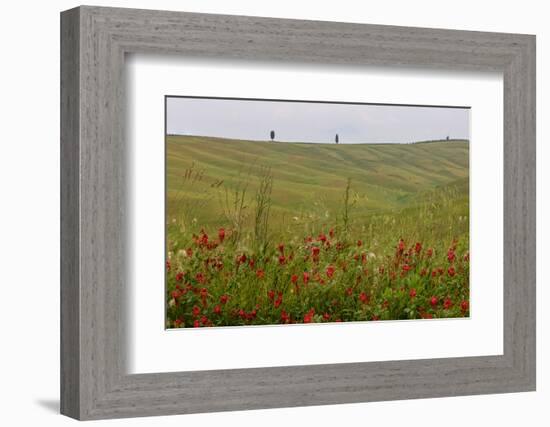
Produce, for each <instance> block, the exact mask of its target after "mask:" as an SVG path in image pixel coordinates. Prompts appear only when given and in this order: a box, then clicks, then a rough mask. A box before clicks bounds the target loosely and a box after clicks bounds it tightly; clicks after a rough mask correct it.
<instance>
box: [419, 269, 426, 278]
mask: <svg viewBox="0 0 550 427" xmlns="http://www.w3.org/2000/svg"><path fill="white" fill-rule="evenodd" d="M426 274H428V271H427V270H426V269H425V268H423V269H422V270H420V276H422V277H423V276H425V275H426Z"/></svg>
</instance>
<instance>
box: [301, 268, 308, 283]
mask: <svg viewBox="0 0 550 427" xmlns="http://www.w3.org/2000/svg"><path fill="white" fill-rule="evenodd" d="M302 279H303V281H304V285H306V284H307V282H309V273H308V272H307V271H304V274H303V277H302Z"/></svg>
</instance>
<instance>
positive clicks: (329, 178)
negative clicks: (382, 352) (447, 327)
mask: <svg viewBox="0 0 550 427" xmlns="http://www.w3.org/2000/svg"><path fill="white" fill-rule="evenodd" d="M166 165H167V167H166V170H167V176H166V191H167V197H166V227H167V228H166V231H167V255H168V261H169V264H170V267H169V268H170V269H171V271H172V272H174V271H178V272H181V273H182V274H184V273H185V274H186V275H188V277H194V275H195V274H198V273H197V271H199V270H201V269H202V267H201V265H202V264H201V263H206V264H207V265H208V263H209V262H212V260H213V259H216V260H218V261H216V262H219V263H221V265H222V267H220V271H221V270H222V269H223V271H225V272H226V273H224V274H221V273H220V272H219V271H215V270H212V267H211V266H209V267H208V268H210V269H211V271H210V274H211V277H210V276H209V275H208V274H209V273H208V271H205V272H204V274H206V276H205V277H209V279H208V281H207V282H208V283H210V287H204V288H202V289H203V291H202V292H203V293H207V294H208V295H209V298H212V301H211V302H212V304H214V300H215V299H216V298H219V297H221V296H222V295H231V298H232V301H233V304H234V306H233V308H232V310H233V311H232V313H226V315H224V316H222V315H221V314H220V313H215V314H214V313H213V312H212V310H214V308H213V307H214V305H209V304H208V302H207V301H206V299H200V298H199V297H197V298H199V299H197V301H195V303H196V304H198V306H200V307H204V313H205V314H203V316H204V317H205V318H206V319H207V320H205V321H204V322H202V323H201V322H199V323H200V326H212V325H219V326H223V325H228V324H250V323H259V324H265V323H274V322H275V323H276V321H277V319H279V320H280V316H282V319H283V320H285V319H286V320H287V321H282V320H281V323H289V321H288V319H293V320H291V322H294V321H300V320H302V321H304V322H306V323H308V322H307V321H306V319H308V320H311V319H313V314H312V315H311V316H309V315H308V313H310V314H311V313H312V312H311V310H315V309H317V310H320V309H321V308H319V307H320V305H321V306H322V305H323V302H322V301H324V299H323V298H324V297H323V298H321V296H320V295H318V294H315V295H316V298H318V299H317V300H316V301H317V302H316V303H315V304H314V305H312V306H311V307H310V308H309V309H308V304H310V305H311V304H312V302H311V301H312V300H310V299H309V298H310V297H307V298H306V297H301V298H306V299H305V300H304V299H300V300H296V299H295V298H296V295H293V296H291V293H292V292H291V291H290V290H289V289H288V288H287V287H283V288H281V286H282V285H281V283H280V280H290V277H292V276H291V273H292V272H294V275H295V276H296V275H298V276H299V275H301V274H302V273H304V272H305V273H306V274H310V273H311V274H314V275H317V277H318V280H319V283H323V286H324V283H325V282H327V281H328V279H330V281H331V282H333V281H334V280H335V279H333V273H330V271H332V270H331V269H332V268H336V267H335V266H336V265H337V264H339V265H340V268H342V271H343V272H346V273H345V274H344V273H342V275H341V277H339V281H338V283H336V282H334V286H333V287H332V288H331V289H332V291H331V292H336V289H339V290H340V291H342V290H343V289H346V292H350V291H349V290H350V289H352V288H350V287H349V286H351V285H353V289H355V285H354V283H359V282H360V281H361V280H362V279H361V278H359V277H356V276H353V277H352V276H349V273H348V272H347V267H346V266H347V262H348V261H347V259H349V260H353V259H355V260H357V259H358V257H362V260H363V261H362V262H363V264H364V265H363V267H366V266H368V267H369V269H368V270H369V271H372V270H376V269H378V270H380V271H382V272H383V273H380V274H384V277H383V278H382V276H380V277H378V278H370V277H369V279H368V280H367V282H365V284H364V285H362V286H364V289H363V288H361V289H363V292H362V294H361V295H363V297H362V299H361V301H362V302H361V301H359V300H357V301H355V302H354V304H358V306H357V307H356V306H353V307H355V308H349V307H348V308H345V310H344V308H341V310H340V311H338V312H337V311H336V309H334V310H333V309H332V308H330V309H329V308H327V307H324V308H323V310H325V311H326V313H324V316H325V318H326V320H327V321H335V319H336V320H364V319H367V320H368V319H370V318H374V319H376V318H382V319H398V318H417V317H424V315H429V316H433V317H442V316H444V317H451V316H452V317H458V316H464V315H467V310H465V309H464V301H467V300H468V296H469V293H468V289H469V279H468V270H467V266H465V265H463V262H462V261H463V260H461V261H460V265H459V264H458V262H459V261H458V258H457V261H456V263H457V264H456V268H457V272H458V271H459V272H460V274H457V275H456V276H455V270H453V274H452V275H450V276H449V277H452V281H453V283H454V285H456V287H453V288H452V289H453V291H452V292H453V297H452V300H457V299H460V300H461V301H462V306H463V307H462V309H459V308H458V305H454V307H455V311H452V309H451V306H450V305H449V304H450V303H449V304H447V303H446V304H445V305H446V307H445V309H443V308H441V307H439V309H440V310H439V311H437V310H436V309H438V307H436V306H434V305H433V304H432V305H431V306H430V304H426V303H425V304H423V305H418V306H417V305H415V306H414V307H412V308H411V307H410V306H407V305H406V304H405V305H404V306H402V304H401V302H402V300H403V298H402V297H403V296H402V295H401V296H400V297H399V298H396V299H395V301H401V302H400V303H399V304H397V303H396V304H397V305H396V306H395V307H393V308H391V306H390V307H389V308H388V306H387V305H388V304H389V303H388V301H387V299H388V298H389V297H388V295H387V294H386V293H385V292H386V290H387V289H390V290H392V292H394V291H395V289H396V287H398V286H397V285H400V286H399V288H400V289H401V288H403V289H404V288H406V289H409V288H410V287H411V286H414V288H411V289H412V290H411V291H410V292H411V294H412V293H413V291H414V294H415V298H416V293H417V289H422V292H426V294H425V295H424V298H427V297H428V296H429V295H430V292H431V293H435V290H433V291H432V290H430V288H429V287H428V282H427V281H426V280H428V281H429V280H432V281H437V284H438V286H439V285H442V282H443V281H444V279H445V278H440V279H438V277H439V276H440V275H441V274H444V273H441V271H446V268H447V267H448V266H446V265H445V263H450V264H451V266H452V267H453V269H454V266H455V264H454V263H455V261H454V258H453V259H452V260H451V257H449V259H448V260H447V261H445V259H446V257H447V254H448V253H452V254H454V253H455V252H457V253H460V254H461V255H460V257H463V258H464V260H466V258H468V260H469V255H468V242H469V197H468V195H469V143H468V142H467V141H453V140H451V141H431V142H419V143H414V144H339V145H336V144H311V143H285V142H269V141H245V140H234V139H223V138H212V137H201V136H167V142H166ZM219 230H223V233H224V236H226V237H220V238H219V239H218V240H216V238H217V236H218V232H219ZM329 230H330V238H327V240H326V241H325V240H323V238H324V236H325V234H326V235H328V234H329ZM205 236H206V237H205ZM304 239H305V240H304ZM304 241H306V242H307V243H305V244H304ZM316 242H321V243H320V244H319V245H320V247H321V248H322V249H323V250H324V251H323V252H322V254H321V256H322V258H321V259H315V257H314V258H313V260H312V258H311V254H310V251H311V250H313V248H314V246H315V245H316V244H317V243H316ZM327 242H328V243H327ZM331 243H332V245H336V246H337V248H338V249H337V252H338V253H336V252H335V253H332V252H331V251H333V247H332V246H331ZM278 245H279V248H280V246H281V245H282V246H284V248H286V249H283V251H280V249H277V247H278ZM403 245H405V246H406V247H405V248H401V249H400V250H399V251H400V252H399V253H396V247H401V246H403ZM415 245H416V246H415ZM356 246H357V247H359V249H360V250H359V249H358V248H357V247H356ZM352 247H355V249H353V250H352ZM415 247H416V249H414V248H415ZM419 247H421V248H430V253H434V254H436V255H433V258H432V255H429V256H426V254H425V253H424V252H423V251H424V249H422V251H418V248H419ZM193 248H195V250H194V249H193ZM208 251H211V252H208ZM284 251H287V252H284ZM325 252H326V253H325ZM187 253H193V255H192V257H199V258H200V261H199V260H198V259H195V260H191V259H190V256H189V255H187ZM197 254H198V255H197ZM201 254H202V255H201ZM288 254H290V257H289V255H288ZM298 254H301V255H300V256H302V255H303V257H304V260H305V261H304V260H300V262H298V261H297V260H295V258H294V257H295V256H298ZM214 255H215V257H214ZM279 256H282V257H283V258H284V259H283V260H282V261H281V260H280V259H279V258H278V257H279ZM435 256H437V257H438V258H437V259H436V258H435ZM240 257H243V259H244V258H246V259H253V260H254V261H253V262H252V265H251V266H250V269H251V271H252V270H256V269H258V268H259V269H260V271H261V273H258V275H257V276H253V277H248V276H241V275H242V274H244V273H242V270H239V269H238V265H239V264H240V262H238V263H237V267H236V268H237V270H236V271H233V270H231V273H227V271H228V270H227V268H228V267H227V265H228V264H234V263H235V259H240ZM428 258H430V259H429V262H428ZM277 259H279V262H278V264H279V266H278V267H277V268H279V270H277V269H275V267H276V265H277ZM290 261H292V262H290ZM435 261H437V262H436V263H435V264H434V262H435ZM323 262H325V264H323V265H321V264H322V263H323ZM274 264H275V265H274ZM409 264H410V265H409ZM283 266H284V268H285V272H284V274H283V271H282V270H280V269H281V268H282V267H283ZM327 266H328V267H327ZM403 266H404V267H403ZM402 267H403V268H404V270H403V271H401V268H402ZM208 268H207V270H208ZM232 268H233V267H232ZM324 268H329V270H327V271H329V273H327V274H328V276H326V275H325V276H323V274H322V273H323V271H324ZM433 268H437V269H438V270H437V271H439V273H433V274H432V276H431V277H432V278H431V279H429V277H430V274H431V273H432V269H433ZM174 269H175V270H174ZM366 270H367V269H366ZM409 271H411V273H409ZM199 272H200V273H201V275H200V276H199V277H200V279H197V280H198V282H197V281H196V280H195V279H193V280H191V281H190V282H189V283H187V286H188V288H189V287H191V288H192V289H194V291H193V292H194V294H196V295H198V292H199V291H198V289H199V285H201V284H204V283H207V282H203V281H202V279H203V275H202V274H203V272H202V270H201V271H199ZM252 272H253V271H252ZM405 273H406V274H405ZM285 274H287V275H288V277H287V279H283V278H284V277H286V276H284V275H285ZM365 274H366V273H365ZM405 275H406V276H407V277H405ZM260 276H261V277H260ZM321 276H323V277H324V278H323V277H321ZM174 277H175V276H174ZM425 277H428V279H426V278H425ZM413 278H414V279H413ZM180 279H181V277H180ZM260 279H261V280H260ZM205 280H206V279H205ZM210 280H212V282H209V281H210ZM293 280H294V279H293ZM308 280H309V279H308ZM304 281H305V282H307V281H306V280H305V279H304ZM178 283H179V281H178V280H176V279H175V278H172V279H170V280H169V281H168V288H167V290H168V292H169V294H168V302H169V304H170V302H172V308H170V309H169V313H168V320H167V324H168V325H169V326H174V325H175V326H176V327H181V325H183V326H185V325H186V324H187V325H188V324H189V322H191V320H193V319H194V322H195V325H196V322H198V318H199V317H200V316H199V314H197V313H195V312H193V313H194V314H191V312H190V310H191V308H190V307H189V306H186V308H182V307H181V306H180V305H178V304H179V303H178V301H179V300H178V298H175V299H174V298H172V297H171V296H170V295H171V293H173V292H176V294H177V293H178V292H180V287H181V286H182V285H178ZM292 283H295V281H293V282H292ZM305 284H307V283H305ZM382 284H383V285H382ZM446 285H449V284H448V283H447V284H446ZM454 285H453V286H454ZM176 286H180V287H177V288H176ZM285 286H286V285H285ZM357 286H358V285H357ZM449 286H450V285H449ZM235 287H237V288H235ZM373 287H374V288H373ZM191 288H189V289H191ZM386 288H387V289H386ZM182 289H183V288H182ZM237 289H238V292H237ZM277 289H280V291H278V292H281V293H282V294H281V295H285V297H284V298H285V301H286V300H292V298H294V300H292V301H293V303H292V304H290V303H289V305H288V306H287V308H286V310H289V312H290V311H291V310H294V314H292V315H289V316H290V317H289V318H288V319H287V318H286V317H285V316H286V313H287V311H284V310H283V312H284V313H285V315H282V314H281V308H280V307H279V306H278V305H277V304H276V306H277V309H278V310H279V311H277V312H276V313H273V312H269V313H267V312H266V313H264V315H265V317H264V318H262V319H259V318H257V317H256V316H257V314H256V309H253V307H259V306H260V305H261V304H264V303H265V301H264V299H265V294H266V292H275V291H276V290H277ZM324 289H328V288H324ZM434 289H435V288H434ZM359 290H360V289H359V288H357V292H358V294H357V295H359ZM450 290H451V288H450V287H449V288H438V290H437V295H439V297H438V298H440V301H441V302H442V301H443V300H444V298H447V299H449V301H451V296H449V295H450ZM231 292H233V294H231ZM289 292H291V293H289ZM296 292H298V291H296ZM311 292H313V291H311ZM326 292H328V291H326ZM342 292H343V291H342ZM446 292H447V293H446ZM367 293H368V294H369V301H371V299H370V298H371V296H372V301H375V300H376V301H378V305H376V306H375V304H374V303H373V304H372V306H371V305H368V307H367V305H365V298H364V295H366V294H367ZM270 295H271V297H270V298H272V297H273V295H272V294H270ZM311 295H313V294H311ZM311 295H310V296H311ZM335 295H336V294H335ZM346 295H347V294H346ZM445 295H447V296H446V297H445ZM287 296H288V298H287ZM205 298H206V297H205ZM311 298H313V297H312V296H311ZM377 298H378V299H377ZM272 299H273V298H272ZM405 300H407V298H405ZM174 301H175V302H174ZM200 301H202V303H199V302H200ZM358 301H359V302H358ZM424 302H426V301H424ZM432 302H433V301H432ZM173 304H176V306H175V307H176V308H174V306H173ZM189 304H191V302H189V301H188V305H189ZM400 304H401V305H400ZM198 306H197V305H194V307H198ZM207 307H210V308H208V309H207ZM291 307H292V308H291ZM342 307H343V306H342ZM346 307H347V306H346ZM306 309H308V310H310V311H307V310H306ZM359 309H360V311H357V310H359ZM428 309H430V310H431V311H429V310H428ZM235 310H244V311H243V312H244V313H245V314H246V313H251V312H252V311H253V312H254V316H253V317H251V315H249V314H247V315H243V314H242V313H241V315H240V316H239V315H236V314H235V313H236V311H235ZM247 310H248V311H247ZM258 310H259V309H258ZM342 310H343V311H342ZM346 310H348V311H349V310H356V311H355V312H353V314H349V313H348V311H346ZM195 311H196V310H195ZM207 312H208V313H209V314H208V315H207V314H206V313H207ZM317 312H318V311H317ZM346 313H348V314H346ZM247 316H248V317H247ZM258 316H259V315H258ZM213 318H214V319H213ZM178 319H179V320H178ZM216 319H217V320H216ZM316 319H317V320H311V321H319V320H320V319H321V318H320V317H317V318H316ZM328 319H330V320H328ZM176 320H177V321H176ZM203 320H204V319H203ZM174 322H176V323H174Z"/></svg>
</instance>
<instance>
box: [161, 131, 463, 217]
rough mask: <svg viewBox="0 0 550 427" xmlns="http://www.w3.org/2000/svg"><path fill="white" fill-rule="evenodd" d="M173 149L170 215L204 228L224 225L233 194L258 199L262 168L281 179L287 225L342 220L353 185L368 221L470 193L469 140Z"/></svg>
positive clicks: (189, 141)
mask: <svg viewBox="0 0 550 427" xmlns="http://www.w3.org/2000/svg"><path fill="white" fill-rule="evenodd" d="M166 150H167V151H166V153H167V191H168V204H167V208H168V209H167V213H168V216H169V217H170V216H171V215H173V216H177V215H179V214H180V212H179V211H180V210H181V209H187V210H188V211H189V210H190V211H192V215H194V216H195V217H197V216H198V217H200V219H201V221H202V222H204V223H212V222H216V221H217V218H216V215H218V216H219V211H220V203H221V204H223V203H222V201H223V199H225V198H226V197H227V195H228V193H231V192H232V191H233V192H234V191H235V190H238V189H241V190H242V189H243V188H244V187H246V191H247V193H248V194H251V195H253V194H254V192H255V190H256V188H257V182H258V179H257V176H258V175H259V174H261V167H267V168H270V170H271V173H272V175H273V193H272V201H273V206H272V209H273V213H274V214H275V215H273V216H274V217H275V218H278V219H279V220H281V218H285V217H286V218H293V217H297V216H300V214H304V215H305V214H307V213H308V212H315V213H316V214H317V215H318V216H322V215H324V216H325V217H327V218H328V217H332V216H334V215H336V214H337V211H338V210H339V209H340V208H341V201H342V197H343V193H344V191H345V187H346V182H347V179H348V178H350V179H351V189H352V193H353V196H354V201H355V206H354V209H356V211H358V212H361V213H363V214H365V213H368V212H372V211H381V210H388V209H390V210H391V209H396V208H399V209H401V208H407V207H408V206H411V205H413V204H414V203H415V202H416V201H417V200H418V199H419V198H421V197H422V195H423V194H425V193H426V192H429V191H431V190H433V189H435V188H442V187H446V186H453V187H456V188H457V189H458V191H459V192H460V194H461V195H462V196H463V197H464V198H466V197H467V194H468V181H469V178H468V162H469V160H468V159H469V154H468V153H469V144H468V142H464V141H441V142H426V143H417V144H349V145H346V144H339V145H336V144H306V143H284V142H264V141H245V140H229V139H222V138H210V137H198V136H168V137H167V146H166ZM186 170H187V172H186ZM215 212H218V214H215ZM187 214H188V215H189V214H190V212H187ZM168 219H169V218H168Z"/></svg>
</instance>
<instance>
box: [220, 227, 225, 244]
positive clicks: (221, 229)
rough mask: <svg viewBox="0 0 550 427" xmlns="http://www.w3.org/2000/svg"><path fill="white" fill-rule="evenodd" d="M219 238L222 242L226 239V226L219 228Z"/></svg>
mask: <svg viewBox="0 0 550 427" xmlns="http://www.w3.org/2000/svg"><path fill="white" fill-rule="evenodd" d="M218 239H219V240H220V243H223V241H224V239H225V228H220V229H219V230H218Z"/></svg>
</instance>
